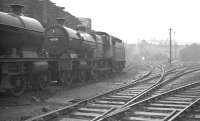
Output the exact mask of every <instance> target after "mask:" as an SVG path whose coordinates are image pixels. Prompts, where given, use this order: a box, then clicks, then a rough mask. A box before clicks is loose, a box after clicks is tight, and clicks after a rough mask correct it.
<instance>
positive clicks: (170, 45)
mask: <svg viewBox="0 0 200 121" xmlns="http://www.w3.org/2000/svg"><path fill="white" fill-rule="evenodd" d="M171 33H172V28H169V64H171V63H172V39H171Z"/></svg>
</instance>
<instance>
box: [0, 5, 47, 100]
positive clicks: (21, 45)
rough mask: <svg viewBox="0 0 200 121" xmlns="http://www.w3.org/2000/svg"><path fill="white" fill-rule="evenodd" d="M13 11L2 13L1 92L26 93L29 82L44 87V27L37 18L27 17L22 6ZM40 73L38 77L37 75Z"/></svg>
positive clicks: (0, 21) (0, 50)
mask: <svg viewBox="0 0 200 121" xmlns="http://www.w3.org/2000/svg"><path fill="white" fill-rule="evenodd" d="M11 8H12V12H11V13H4V12H0V37H1V40H0V91H6V90H9V91H10V92H11V93H12V94H13V95H16V96H17V95H20V94H22V93H23V92H24V91H25V89H26V88H27V85H29V84H30V85H35V87H40V88H42V86H43V85H42V83H41V82H43V76H42V74H41V73H43V72H45V71H46V70H47V68H48V63H47V62H45V61H42V60H41V58H43V56H42V53H41V49H42V45H43V41H44V28H43V26H42V25H41V24H40V22H38V21H37V20H35V19H33V18H29V17H26V16H23V14H22V8H23V6H21V5H16V4H15V5H11ZM35 75H37V78H33V77H34V76H35Z"/></svg>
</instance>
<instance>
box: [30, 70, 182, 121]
mask: <svg viewBox="0 0 200 121" xmlns="http://www.w3.org/2000/svg"><path fill="white" fill-rule="evenodd" d="M177 69H181V68H174V69H171V70H169V71H167V72H166V73H165V74H164V70H162V71H163V72H162V74H157V75H156V74H155V73H154V74H153V76H151V77H149V78H148V79H144V80H141V79H138V81H135V82H134V83H131V84H128V85H126V86H123V87H120V88H118V89H116V90H113V91H111V92H109V93H106V94H103V95H99V96H96V97H93V98H92V99H88V100H84V101H81V102H79V103H77V104H74V105H71V106H68V107H64V108H62V109H58V110H56V111H53V112H50V113H47V114H44V115H41V116H37V117H33V118H31V119H28V120H27V121H38V120H44V121H45V120H50V119H53V120H67V121H68V120H69V121H71V120H72V121H73V120H93V121H94V120H98V119H100V118H101V117H103V116H105V115H107V114H109V113H110V112H112V111H114V110H116V109H118V108H121V107H124V106H127V105H129V103H131V102H133V101H136V99H140V98H141V97H143V95H144V94H145V93H147V92H148V91H150V90H151V89H153V88H155V86H156V85H158V84H159V83H161V82H162V80H163V78H164V75H165V76H166V75H169V74H171V73H173V74H174V73H175V72H176V71H177ZM182 70H183V69H182ZM179 71H180V70H179ZM150 73H152V72H150ZM150 73H148V74H146V75H145V76H149V75H150ZM145 76H143V77H142V78H145ZM159 77H160V78H159Z"/></svg>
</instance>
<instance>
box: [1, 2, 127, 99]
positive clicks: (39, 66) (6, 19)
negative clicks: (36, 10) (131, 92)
mask: <svg viewBox="0 0 200 121" xmlns="http://www.w3.org/2000/svg"><path fill="white" fill-rule="evenodd" d="M22 8H23V7H22V6H21V5H12V10H13V12H12V13H3V12H0V37H1V40H0V74H1V76H0V91H7V90H9V91H10V92H11V93H12V94H13V95H16V96H18V95H21V94H22V93H23V92H24V91H25V90H26V89H27V88H37V89H43V88H44V87H45V85H46V83H47V82H50V81H53V80H57V81H58V82H60V83H64V84H67V85H71V83H72V82H76V81H82V82H85V81H86V80H94V79H97V78H99V77H101V76H102V75H105V74H108V73H113V72H120V71H122V69H123V68H124V66H125V49H124V44H123V42H122V40H120V39H118V38H116V37H113V36H111V35H109V34H107V33H105V32H91V33H86V32H82V31H78V30H72V29H70V28H68V27H66V26H65V25H64V19H62V18H60V19H57V21H58V24H56V25H53V26H51V27H49V28H47V29H46V30H45V29H44V28H43V26H42V25H41V24H40V22H38V21H37V20H35V19H33V18H29V17H25V16H23V15H22V13H21V11H22Z"/></svg>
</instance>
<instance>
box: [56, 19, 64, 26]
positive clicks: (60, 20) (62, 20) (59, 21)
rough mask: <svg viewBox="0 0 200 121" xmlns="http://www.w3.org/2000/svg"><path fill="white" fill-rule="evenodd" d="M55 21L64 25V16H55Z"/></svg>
mask: <svg viewBox="0 0 200 121" xmlns="http://www.w3.org/2000/svg"><path fill="white" fill-rule="evenodd" d="M56 21H57V23H58V24H59V25H61V26H63V25H65V18H56Z"/></svg>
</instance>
